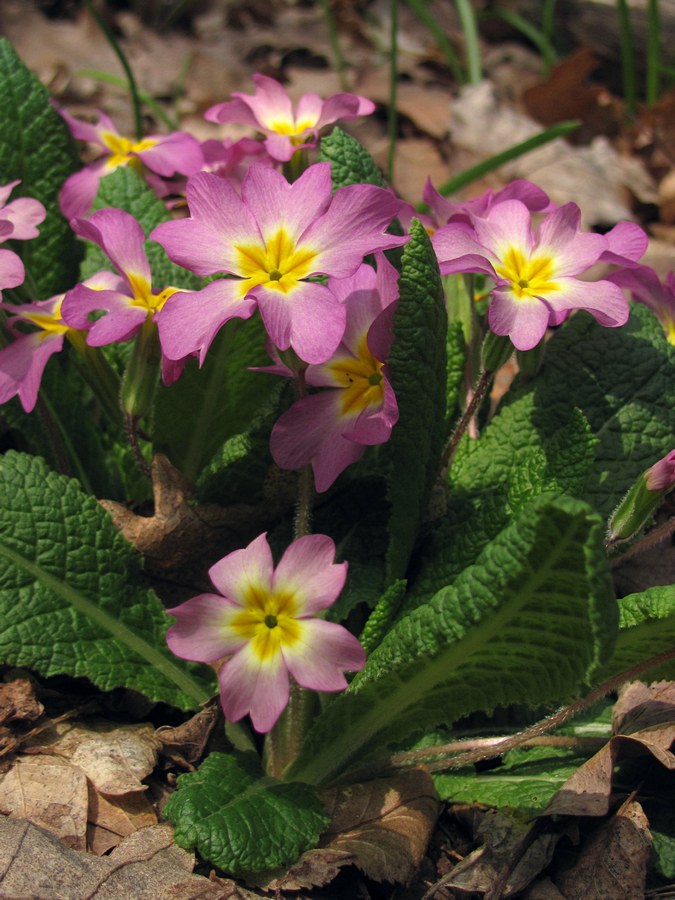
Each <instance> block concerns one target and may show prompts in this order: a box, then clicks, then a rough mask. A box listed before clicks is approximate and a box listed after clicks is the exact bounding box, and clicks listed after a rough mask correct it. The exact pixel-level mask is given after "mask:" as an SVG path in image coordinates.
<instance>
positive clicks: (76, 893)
mask: <svg viewBox="0 0 675 900" xmlns="http://www.w3.org/2000/svg"><path fill="white" fill-rule="evenodd" d="M193 866H194V857H193V856H192V855H191V854H190V853H187V852H186V851H185V850H181V849H180V847H177V846H176V845H175V844H174V843H173V830H172V829H171V828H170V827H169V826H168V825H155V826H154V827H152V828H144V829H143V830H142V831H137V832H135V833H134V834H132V835H131V836H130V837H128V838H125V839H124V840H123V841H122V843H121V844H120V845H119V847H116V848H115V849H114V850H113V852H112V853H111V854H110V856H108V857H96V856H92V855H91V854H87V853H83V852H81V851H76V850H69V849H68V848H67V847H64V846H63V844H61V843H60V841H59V840H58V839H57V838H56V837H54V835H52V834H50V833H49V832H47V831H45V830H43V829H42V828H38V827H37V826H35V825H32V824H31V823H30V822H25V821H20V822H19V821H15V820H13V819H9V818H2V817H0V896H2V897H16V898H18V897H20V898H21V900H62V898H64V897H67V898H68V900H85V898H86V900H90V898H93V897H96V898H97V900H119V898H133V900H157V898H158V897H162V898H165V897H176V898H178V897H180V898H181V900H193V898H194V900H197V898H199V900H223V898H226V897H231V898H232V900H234V898H238V897H239V896H242V895H238V894H237V893H236V892H235V891H234V889H235V888H236V885H235V884H234V882H230V883H229V884H230V886H231V887H232V889H233V890H232V891H231V892H230V893H227V892H226V890H225V885H226V884H227V882H221V883H220V884H218V885H215V884H213V883H212V882H210V881H209V880H208V879H207V878H203V877H202V876H200V875H192V874H190V873H191V872H192V869H193ZM178 886H180V891H179V892H176V888H177V887H178Z"/></svg>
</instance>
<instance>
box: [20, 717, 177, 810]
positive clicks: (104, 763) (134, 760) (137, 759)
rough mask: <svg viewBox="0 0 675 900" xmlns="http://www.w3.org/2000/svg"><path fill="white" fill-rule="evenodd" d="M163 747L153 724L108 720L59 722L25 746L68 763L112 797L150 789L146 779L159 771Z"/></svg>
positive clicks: (27, 748)
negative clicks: (133, 723) (130, 723)
mask: <svg viewBox="0 0 675 900" xmlns="http://www.w3.org/2000/svg"><path fill="white" fill-rule="evenodd" d="M159 747H160V744H159V741H158V740H157V738H156V737H155V735H154V728H153V727H152V725H147V724H141V725H126V726H120V725H117V724H115V723H112V722H104V721H98V722H97V721H92V722H89V723H88V724H87V725H84V724H83V723H81V722H77V721H72V722H59V723H56V724H55V725H53V726H52V727H51V728H49V729H47V730H45V731H43V732H42V733H40V734H39V735H37V736H36V737H35V738H33V739H32V740H31V741H29V742H27V743H26V745H25V749H26V750H27V751H30V752H33V753H35V752H38V753H49V754H51V755H53V756H60V757H62V758H63V759H66V760H68V761H69V762H71V763H72V764H73V765H76V766H77V767H78V768H79V769H81V770H82V771H83V772H84V774H85V775H86V776H87V778H88V779H89V780H90V781H91V783H92V784H93V785H94V787H95V788H96V789H97V790H98V791H101V792H102V793H104V794H108V795H112V796H118V795H121V794H127V793H130V792H133V791H144V790H145V789H146V786H145V785H144V784H143V783H142V779H143V778H146V777H147V776H148V775H149V774H150V773H151V772H152V770H153V769H154V768H155V765H156V764H157V751H158V749H159Z"/></svg>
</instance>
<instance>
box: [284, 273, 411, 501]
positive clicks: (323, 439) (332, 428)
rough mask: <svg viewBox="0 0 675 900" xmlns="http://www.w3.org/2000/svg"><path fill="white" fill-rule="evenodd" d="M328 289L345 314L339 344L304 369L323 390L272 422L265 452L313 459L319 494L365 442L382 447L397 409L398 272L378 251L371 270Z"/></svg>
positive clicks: (300, 462) (287, 459)
mask: <svg viewBox="0 0 675 900" xmlns="http://www.w3.org/2000/svg"><path fill="white" fill-rule="evenodd" d="M328 286H329V288H330V289H331V290H332V291H333V292H334V293H335V295H336V296H337V297H339V298H340V300H341V302H342V303H343V304H344V306H345V310H346V313H347V327H346V329H345V333H344V337H343V338H342V342H341V343H340V346H339V347H338V348H337V350H336V351H335V353H334V354H333V356H332V357H331V358H330V359H329V360H328V361H327V362H325V363H322V364H321V365H313V366H309V367H308V368H307V370H306V372H305V380H306V382H307V384H309V385H312V386H314V387H322V388H327V390H322V391H319V392H318V393H314V394H310V395H309V396H307V397H303V398H302V399H301V400H298V401H297V403H294V404H293V406H291V408H290V409H288V410H287V411H286V412H285V413H284V414H283V415H282V416H281V418H280V419H279V421H278V422H277V423H276V424H275V425H274V428H273V429H272V435H271V440H270V449H271V452H272V456H273V458H274V461H275V462H276V463H277V465H279V466H281V468H283V469H299V468H301V467H302V466H305V465H307V464H308V463H311V465H312V470H313V472H314V481H315V485H316V489H317V491H319V492H321V491H326V490H328V488H329V487H330V486H331V485H332V484H333V482H334V481H335V479H336V478H337V477H338V475H340V473H341V472H343V471H344V470H345V469H346V468H347V466H349V465H350V464H351V463H353V462H356V461H357V460H358V459H360V458H361V456H363V453H364V451H365V448H366V446H368V445H373V444H383V443H385V442H386V441H388V440H389V437H390V435H391V430H392V428H393V427H394V425H395V424H396V422H397V421H398V406H397V403H396V397H395V396H394V392H393V390H392V387H391V384H390V383H389V380H388V378H387V370H386V366H385V364H384V363H385V360H386V358H387V355H388V353H389V348H390V346H391V340H392V330H391V325H392V315H393V311H394V308H395V305H396V304H395V302H394V301H395V300H396V299H397V298H398V285H397V273H396V270H395V269H394V267H393V266H392V265H391V264H390V263H388V262H387V260H386V259H385V257H384V256H383V255H379V258H378V270H377V274H376V273H375V270H374V269H372V268H371V266H367V265H362V266H361V267H360V268H359V269H358V271H357V272H356V274H355V275H352V276H351V277H349V278H332V279H331V280H330V281H329V282H328Z"/></svg>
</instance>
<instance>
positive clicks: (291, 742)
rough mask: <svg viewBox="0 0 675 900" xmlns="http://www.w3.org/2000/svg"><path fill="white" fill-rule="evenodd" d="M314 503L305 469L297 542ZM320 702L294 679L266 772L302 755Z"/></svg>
mask: <svg viewBox="0 0 675 900" xmlns="http://www.w3.org/2000/svg"><path fill="white" fill-rule="evenodd" d="M295 390H296V393H297V395H298V397H304V396H305V394H306V393H307V391H306V387H305V374H304V372H299V373H298V375H297V377H296V379H295ZM313 501H314V484H313V475H312V467H311V466H304V467H303V468H302V469H301V471H300V475H299V477H298V499H297V504H296V507H295V521H294V522H293V540H297V539H298V538H301V537H304V536H305V535H306V534H310V531H311V521H312V505H313ZM316 699H317V698H316V694H315V693H314V691H310V690H307V689H305V688H302V687H300V685H299V684H297V683H296V682H295V681H293V679H292V678H291V688H290V694H289V698H288V705H287V707H286V709H285V710H284V711H283V713H282V714H281V716H280V718H279V721H278V722H277V723H276V725H275V726H274V728H272V730H271V731H270V732H269V734H268V735H267V737H266V738H265V746H264V749H263V762H264V765H265V769H266V771H267V773H268V774H269V775H271V776H272V777H273V778H281V776H282V775H283V773H284V771H285V770H286V769H287V768H288V766H289V765H290V764H291V763H292V762H293V760H294V759H295V758H296V756H297V755H298V752H299V750H300V747H301V745H302V741H303V739H304V736H305V734H306V733H307V729H308V728H309V726H310V724H311V721H312V718H313V716H314V712H315V710H316Z"/></svg>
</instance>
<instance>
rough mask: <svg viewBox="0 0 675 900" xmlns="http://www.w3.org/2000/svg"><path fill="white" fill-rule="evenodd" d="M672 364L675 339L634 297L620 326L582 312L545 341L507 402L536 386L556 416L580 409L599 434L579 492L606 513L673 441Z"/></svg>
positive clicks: (540, 401)
mask: <svg viewBox="0 0 675 900" xmlns="http://www.w3.org/2000/svg"><path fill="white" fill-rule="evenodd" d="M591 289H592V286H589V290H591ZM674 371H675V347H674V346H672V345H671V344H669V343H668V341H667V340H666V338H665V336H664V334H663V330H662V328H661V326H660V324H659V323H658V321H657V320H656V318H655V317H654V315H653V314H652V313H651V311H650V310H649V309H647V307H644V306H641V305H640V304H636V305H635V307H634V308H633V310H632V312H631V317H630V320H629V322H628V324H627V325H626V326H624V327H623V328H602V327H601V326H600V325H598V324H597V323H596V322H595V320H594V319H592V318H591V317H590V316H589V315H588V314H587V313H585V312H579V313H577V314H575V315H574V316H572V318H571V319H570V320H569V322H568V323H567V324H566V325H565V326H563V327H562V328H561V329H560V330H559V331H558V332H557V333H556V334H555V335H554V336H553V339H552V340H551V341H549V342H548V344H547V345H546V355H545V357H544V364H543V366H542V369H541V371H540V373H539V375H538V376H537V379H536V381H535V382H534V385H533V386H527V385H522V384H520V385H519V386H518V388H517V389H514V388H512V389H511V391H510V392H509V395H508V396H507V398H506V402H507V403H510V402H511V398H512V397H513V399H515V398H516V397H518V396H519V395H522V394H523V393H524V392H530V391H533V393H534V395H535V398H536V405H537V407H538V408H539V409H541V410H549V411H550V413H551V414H552V415H553V416H558V417H559V418H562V419H564V418H565V417H566V415H567V414H568V412H567V411H568V410H569V409H570V407H571V406H576V407H578V408H579V409H581V411H582V412H583V413H584V415H585V416H586V418H587V419H588V421H589V423H590V426H591V431H592V432H593V434H594V435H595V436H596V438H597V439H598V445H597V450H596V455H595V463H594V465H593V468H592V470H591V472H590V474H589V478H588V482H587V484H586V489H585V492H584V499H585V500H587V501H588V502H589V503H590V504H591V505H592V506H594V507H595V508H596V509H597V510H598V511H599V512H601V513H602V514H603V515H604V516H608V515H609V514H610V513H611V511H612V510H613V509H614V507H615V506H616V504H617V503H618V502H619V500H620V499H621V497H622V496H623V495H624V494H625V493H626V491H627V490H628V488H629V487H630V486H631V484H632V483H633V481H634V480H635V479H636V478H637V477H638V475H639V474H640V473H641V472H642V471H643V470H644V469H646V468H648V467H649V466H650V465H652V464H653V463H655V462H656V461H657V460H659V459H661V457H663V456H665V454H666V453H668V452H669V451H670V450H672V448H673V434H675V377H673V375H674Z"/></svg>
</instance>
